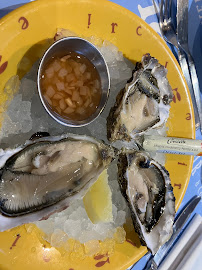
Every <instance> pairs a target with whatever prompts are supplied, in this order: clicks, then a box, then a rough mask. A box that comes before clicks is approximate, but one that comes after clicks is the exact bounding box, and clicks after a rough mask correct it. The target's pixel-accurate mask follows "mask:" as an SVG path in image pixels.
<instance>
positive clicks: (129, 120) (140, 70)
mask: <svg viewBox="0 0 202 270" xmlns="http://www.w3.org/2000/svg"><path fill="white" fill-rule="evenodd" d="M166 74H167V70H166V69H165V67H164V66H162V65H161V64H159V63H158V60H157V59H155V58H153V57H151V56H150V55H149V54H146V55H144V56H143V57H142V62H141V63H137V65H136V69H135V71H134V73H133V78H132V81H131V82H129V83H128V84H126V87H125V89H123V90H121V91H120V92H119V94H118V96H117V99H116V103H115V105H114V107H113V108H111V110H110V113H109V116H108V118H107V137H108V139H109V140H110V141H115V140H123V139H124V140H130V139H131V138H135V137H136V136H137V135H141V134H143V133H144V132H146V131H148V130H149V129H156V128H158V127H161V126H162V125H163V124H164V123H165V122H166V121H167V119H168V116H169V109H170V105H169V104H170V102H171V101H172V99H173V93H172V89H171V86H170V85H169V82H168V80H167V77H166Z"/></svg>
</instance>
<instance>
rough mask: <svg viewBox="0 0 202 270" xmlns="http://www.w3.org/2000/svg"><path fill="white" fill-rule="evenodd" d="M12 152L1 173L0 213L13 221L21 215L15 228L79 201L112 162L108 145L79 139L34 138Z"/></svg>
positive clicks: (111, 152) (1, 223) (78, 137)
mask: <svg viewBox="0 0 202 270" xmlns="http://www.w3.org/2000/svg"><path fill="white" fill-rule="evenodd" d="M16 151H17V152H16ZM7 152H8V154H9V155H11V153H12V151H11V150H8V151H7ZM14 153H15V154H14V155H12V156H10V157H9V158H8V159H7V160H4V163H5V164H4V165H3V167H2V168H1V170H0V212H1V213H2V214H3V215H4V216H9V217H12V218H10V220H12V221H14V220H15V218H14V217H18V216H20V217H19V218H18V221H19V222H20V224H22V223H24V222H31V221H34V220H38V219H40V218H44V216H47V215H49V214H50V213H52V212H54V211H57V210H60V209H62V208H64V207H67V206H68V205H69V204H70V202H72V201H73V200H74V199H75V198H82V197H83V196H84V195H85V193H86V192H87V190H88V189H89V187H90V186H91V185H92V184H93V183H94V182H95V181H96V180H97V178H98V176H99V175H100V174H101V173H102V171H103V170H104V169H105V168H106V167H108V165H109V164H110V162H111V161H112V159H113V158H114V151H113V149H112V148H111V147H110V146H107V145H105V144H104V143H102V142H101V141H98V140H96V139H94V138H91V137H88V136H79V135H72V136H62V137H60V136H58V137H47V138H42V139H38V140H36V141H35V142H34V143H28V144H27V145H26V146H24V147H20V148H18V149H17V150H15V149H14ZM4 157H5V155H4ZM36 211H37V212H36ZM34 212H36V213H34ZM30 213H33V215H32V216H30ZM24 215H25V216H26V215H28V216H29V217H27V218H23V216H24ZM1 220H2V217H0V231H1V227H3V225H4V224H3V222H1ZM16 220H17V219H16ZM18 221H17V223H18ZM11 223H12V222H11ZM14 223H15V221H14ZM14 223H13V224H14ZM17 225H19V224H16V223H15V224H14V226H17ZM10 226H12V224H11V225H10ZM12 227H13V226H12ZM7 229H8V228H7Z"/></svg>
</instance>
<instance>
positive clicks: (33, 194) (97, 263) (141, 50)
mask: <svg viewBox="0 0 202 270" xmlns="http://www.w3.org/2000/svg"><path fill="white" fill-rule="evenodd" d="M39 2H40V4H39ZM101 2H102V3H103V1H92V0H85V1H79V0H76V1H70V0H69V1H64V0H58V1H47V0H42V1H36V2H34V3H30V4H28V5H26V6H24V7H22V8H20V9H18V10H16V11H14V12H13V15H12V17H11V16H10V15H8V16H7V17H5V22H1V23H0V28H2V29H3V25H4V24H5V26H4V29H3V30H2V33H3V34H2V35H3V39H4V40H9V42H7V43H6V42H5V44H3V45H2V52H0V53H1V54H2V55H1V56H0V57H1V58H0V59H2V60H3V61H5V63H4V64H3V65H1V67H0V79H1V80H0V91H1V93H2V94H1V98H0V116H1V118H0V119H1V122H0V123H1V130H0V243H1V244H0V250H2V251H3V252H2V253H0V266H1V263H2V265H3V267H5V269H10V267H11V265H12V264H15V268H14V269H21V268H20V267H21V265H24V266H25V268H26V267H29V269H36V267H40V269H64V266H65V267H66V269H75V270H76V269H97V267H101V268H102V267H103V269H126V268H127V267H129V266H130V265H132V264H133V263H134V262H136V261H137V260H138V259H140V258H141V257H142V256H143V255H144V254H146V252H148V251H149V252H151V253H152V254H155V253H156V252H157V251H158V249H159V248H160V247H161V246H162V245H163V244H164V243H166V242H167V241H168V240H169V239H170V237H171V235H172V231H173V223H174V219H175V213H176V210H177V209H178V207H179V205H180V203H181V200H182V198H183V196H184V193H185V191H186V187H187V185H188V181H189V177H190V173H191V166H192V162H193V158H192V157H190V156H179V155H171V154H170V155H169V154H166V155H165V154H162V153H155V152H146V151H145V150H144V149H143V148H142V147H141V146H140V145H139V141H140V140H141V138H143V137H144V136H145V135H154V136H155V135H156V136H159V135H160V136H179V137H185V136H186V137H187V138H194V136H195V134H194V132H195V131H194V119H193V118H192V117H191V115H193V108H192V105H191V102H190V96H189V92H188V90H187V86H186V83H185V82H184V78H183V76H182V73H181V71H180V68H179V66H178V64H177V62H176V60H175V58H174V56H173V55H172V53H171V52H170V51H169V49H168V47H167V46H166V44H165V43H164V42H163V40H161V39H160V38H159V36H158V34H156V33H155V32H154V31H153V30H152V29H150V27H149V26H148V25H147V24H146V23H144V22H143V21H142V20H141V19H140V18H138V17H137V16H135V15H134V14H132V13H130V12H129V11H127V10H125V9H123V8H121V7H120V6H118V5H115V4H113V3H111V2H108V1H106V2H105V6H103V4H102V3H101ZM80 5H82V11H81V10H80V13H78V7H79V6H80ZM79 9H80V8H79ZM106 13H107V14H106ZM108 13H109V14H108ZM47 14H48V16H49V17H51V18H55V20H52V21H50V20H48V19H47ZM64 14H65V16H64ZM103 14H106V15H105V17H106V22H105V24H103V23H101V22H102V18H103ZM39 15H40V16H39ZM37 18H38V19H37ZM67 18H68V19H67ZM15 19H17V21H18V22H19V24H18V25H17V26H16V25H14V23H13V22H14V20H15ZM116 21H117V22H116ZM33 22H34V23H33ZM78 22H79V24H78ZM112 22H113V23H112ZM115 22H116V23H115ZM85 23H86V24H85ZM39 26H40V27H39ZM16 27H18V28H19V29H18V32H17V35H14V34H13V36H12V38H10V36H11V33H14V32H15V31H17V30H16ZM110 27H111V28H110ZM134 29H136V32H135V31H133V30H134ZM132 31H133V32H134V33H133V34H131V33H132ZM8 37H9V39H8ZM67 37H79V38H82V39H85V40H87V41H88V42H90V43H91V44H93V46H95V48H96V49H97V50H98V51H99V52H100V54H101V55H102V57H103V59H104V61H105V63H106V67H107V68H106V70H107V74H108V76H109V92H107V101H106V103H105V104H104V103H103V104H104V105H103V108H102V109H101V111H100V112H99V113H98V114H96V111H97V109H98V108H99V104H100V103H101V100H102V91H103V89H102V88H103V81H102V80H101V78H100V75H99V72H98V70H97V69H96V67H95V66H93V64H92V62H90V60H89V59H87V58H86V57H85V56H84V55H82V54H81V53H80V52H78V51H76V50H75V51H69V52H68V53H65V54H62V55H58V56H54V57H52V58H51V59H50V61H48V62H47V64H46V65H45V67H44V68H43V70H42V72H41V73H39V66H40V61H41V59H42V57H43V55H44V53H45V52H46V50H47V49H48V48H50V47H51V46H52V45H53V44H56V43H57V42H59V41H62V40H63V39H65V38H67ZM13 44H17V45H16V46H14V45H13ZM9 46H10V47H9ZM6 59H7V60H6ZM2 66H3V67H2ZM37 74H38V78H39V79H40V82H41V93H40V95H41V96H39V84H38V85H37ZM47 108H48V109H47ZM49 111H51V114H49V113H48V112H49ZM95 114H96V117H94V118H92V116H93V115H95ZM52 115H54V117H51V116H52ZM57 117H58V118H59V119H65V121H71V123H73V121H74V123H75V122H76V121H77V122H78V123H82V124H80V125H78V126H76V125H72V124H71V125H64V124H62V123H61V121H57V119H56V118H57ZM88 119H91V120H90V121H89V122H88V123H87V122H86V123H85V124H83V123H84V122H82V121H84V120H85V121H87V120H88ZM182 126H183V128H182ZM20 246H21V247H22V248H21V247H20ZM25 254H28V255H27V258H25ZM1 256H2V257H1ZM53 262H54V263H55V265H57V266H53V264H54V263H53ZM54 267H55V268H54ZM3 269H4V268H3Z"/></svg>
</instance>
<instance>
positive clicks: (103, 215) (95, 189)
mask: <svg viewBox="0 0 202 270" xmlns="http://www.w3.org/2000/svg"><path fill="white" fill-rule="evenodd" d="M83 202H84V206H85V209H86V212H87V214H88V217H89V218H90V220H91V221H92V222H93V223H99V222H111V221H113V215H112V193H111V189H110V187H109V185H108V174H107V170H104V171H103V172H102V173H101V175H100V176H99V178H98V180H97V181H96V182H95V184H94V185H93V186H92V187H91V188H90V190H89V191H88V192H87V193H86V195H85V197H84V198H83Z"/></svg>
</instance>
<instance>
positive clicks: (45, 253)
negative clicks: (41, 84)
mask: <svg viewBox="0 0 202 270" xmlns="http://www.w3.org/2000/svg"><path fill="white" fill-rule="evenodd" d="M56 28H66V29H70V30H72V31H74V32H76V33H78V34H82V35H83V36H91V35H93V36H97V37H100V38H102V39H106V40H109V41H111V42H112V43H114V44H115V45H116V46H117V47H118V48H119V50H120V51H122V52H123V53H124V56H125V57H127V58H129V59H130V60H132V61H140V60H141V57H142V55H143V54H145V53H150V54H151V55H152V56H154V57H156V58H157V59H159V61H160V63H162V64H163V65H166V67H167V69H168V79H169V81H170V84H171V86H172V89H173V93H174V96H175V97H174V102H172V105H171V111H170V118H169V121H168V126H169V132H168V135H169V136H171V135H172V136H176V137H186V138H195V128H194V125H195V123H194V117H193V108H192V103H191V99H190V95H189V91H188V89H187V86H186V83H185V80H184V78H183V75H182V72H181V70H180V68H179V66H178V63H177V61H176V59H175V58H174V56H173V55H172V53H171V52H170V50H169V48H168V47H167V46H166V44H165V43H164V41H163V40H162V39H161V38H160V37H159V36H158V34H156V33H155V32H154V31H153V30H152V29H151V28H150V27H149V26H148V25H147V24H146V23H145V22H144V21H142V20H141V19H140V18H139V17H137V16H136V15H134V14H133V13H132V12H130V11H128V10H126V9H124V8H122V7H120V6H118V5H115V4H113V3H111V2H108V1H105V0H97V1H95V0H40V1H36V2H32V3H30V4H27V5H25V6H23V7H21V8H19V9H17V10H15V11H13V12H12V13H10V14H9V15H7V16H6V17H4V18H3V19H2V20H1V21H0V35H1V45H0V93H1V94H0V105H1V104H3V103H4V102H5V99H6V98H7V96H6V95H4V94H3V87H4V85H5V83H6V82H7V80H8V79H9V78H10V77H11V76H12V75H15V74H19V75H20V77H22V76H23V75H24V74H25V72H27V71H28V69H29V68H31V66H32V64H33V63H34V61H35V60H36V59H37V58H38V57H41V54H42V53H43V51H44V49H46V47H47V46H48V45H49V44H50V43H49V42H48V41H47V40H48V39H50V38H52V37H53V36H54V35H55V32H56ZM25 66H26V70H24V69H25ZM192 163H193V158H192V157H190V156H179V155H168V156H167V162H166V168H167V169H168V171H169V172H170V176H171V182H172V184H173V187H174V194H175V197H176V208H177V209H178V207H179V205H180V203H181V201H182V198H183V196H184V193H185V191H186V188H187V185H188V182H189V178H190V174H191V168H192ZM25 226H26V225H25ZM25 226H21V227H18V228H15V229H12V230H10V231H8V232H4V233H0V269H1V270H4V269H5V270H7V269H13V270H14V269H16V270H17V269H19V270H22V269H29V270H32V269H33V270H36V269H44V270H45V269H47V270H51V269H58V270H60V269H61V270H62V269H63V270H64V269H66V270H69V269H74V270H79V269H82V270H83V269H89V270H90V269H98V268H99V267H101V269H103V270H104V269H113V270H114V269H126V268H127V267H129V266H130V265H132V264H133V263H134V262H136V261H137V260H139V259H140V258H141V257H142V256H143V255H144V254H145V253H146V251H147V249H146V248H145V247H142V246H140V243H139V240H138V237H137V236H136V235H135V234H132V235H127V239H128V240H127V241H126V242H125V243H124V244H119V245H116V247H115V253H114V255H112V256H111V257H110V258H107V256H101V255H100V256H98V257H96V258H85V259H84V260H83V259H82V258H78V259H77V260H71V259H69V258H68V257H67V256H66V255H65V254H62V253H60V252H59V251H58V250H57V249H55V248H53V247H50V245H48V244H47V243H46V246H43V243H42V242H41V241H40V240H39V238H38V236H39V232H38V231H37V229H34V230H33V231H32V232H31V233H27V230H26V229H25ZM28 229H29V227H28ZM17 235H19V236H17ZM130 240H132V241H133V243H134V245H133V244H131V243H132V242H131V241H130ZM44 243H45V242H44ZM12 244H13V246H12ZM11 246H12V248H11Z"/></svg>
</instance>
